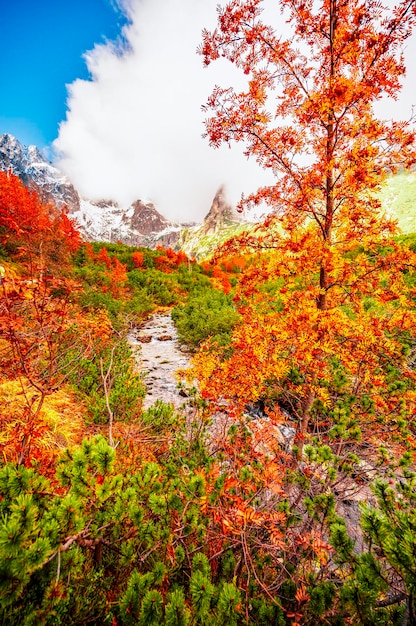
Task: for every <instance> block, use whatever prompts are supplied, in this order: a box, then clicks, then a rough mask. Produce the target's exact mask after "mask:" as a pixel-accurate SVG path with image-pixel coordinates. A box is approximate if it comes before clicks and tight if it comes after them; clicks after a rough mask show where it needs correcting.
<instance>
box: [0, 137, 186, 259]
mask: <svg viewBox="0 0 416 626" xmlns="http://www.w3.org/2000/svg"><path fill="white" fill-rule="evenodd" d="M0 169H2V170H10V171H11V172H12V173H13V174H15V175H16V176H18V177H19V178H20V179H21V180H22V181H23V183H24V184H25V185H26V186H28V187H30V188H32V189H35V190H36V191H37V192H38V194H39V195H40V197H41V198H42V200H43V201H44V202H52V203H53V204H55V205H56V206H57V207H58V208H63V207H66V209H67V210H68V212H69V214H70V215H71V217H73V218H74V219H75V220H76V222H77V223H78V226H79V229H80V231H81V232H82V234H83V235H84V237H85V238H86V239H87V240H92V241H122V242H124V243H127V244H130V245H137V246H148V247H155V246H156V245H158V244H160V245H170V246H172V245H176V243H177V241H178V239H179V232H180V230H181V228H182V226H181V225H180V224H174V223H172V222H170V221H169V220H167V219H166V218H165V217H163V215H161V214H160V213H159V212H158V211H157V210H156V208H155V207H154V205H153V204H152V203H145V202H143V201H141V200H136V201H135V202H134V203H133V204H132V205H131V206H129V207H120V206H119V205H118V204H117V203H116V202H114V201H113V200H89V199H85V198H80V196H79V194H78V192H77V191H76V189H75V188H74V186H73V185H72V183H71V181H70V180H69V179H68V178H67V177H66V176H65V175H64V174H62V172H60V171H59V170H58V168H56V167H55V166H54V165H53V164H52V163H50V162H49V161H48V160H47V159H46V158H45V157H44V156H43V155H42V153H41V152H40V151H39V149H38V148H37V147H36V146H24V145H23V144H21V143H20V141H18V140H17V139H16V138H15V137H13V136H12V135H9V134H4V135H1V136H0Z"/></svg>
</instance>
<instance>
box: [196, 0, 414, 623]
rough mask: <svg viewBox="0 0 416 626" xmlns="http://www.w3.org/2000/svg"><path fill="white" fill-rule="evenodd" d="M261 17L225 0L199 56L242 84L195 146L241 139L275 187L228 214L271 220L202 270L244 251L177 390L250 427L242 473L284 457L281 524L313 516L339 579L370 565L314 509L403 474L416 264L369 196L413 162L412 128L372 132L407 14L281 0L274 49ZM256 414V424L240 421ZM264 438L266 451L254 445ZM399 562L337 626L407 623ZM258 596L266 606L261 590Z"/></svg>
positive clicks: (303, 580) (211, 104)
mask: <svg viewBox="0 0 416 626" xmlns="http://www.w3.org/2000/svg"><path fill="white" fill-rule="evenodd" d="M264 5H265V3H264V2H262V0H247V1H242V0H231V1H230V2H229V3H228V4H227V5H226V6H225V7H224V8H219V9H218V13H219V17H218V26H217V28H216V29H215V30H214V31H213V32H208V31H204V33H203V43H202V45H201V48H200V52H201V54H202V55H203V57H204V62H205V64H207V65H208V64H209V63H211V62H212V61H215V60H216V59H218V58H220V57H221V58H225V59H227V60H229V61H230V62H232V63H233V64H234V65H235V66H236V67H237V68H238V69H240V70H241V71H242V73H243V75H246V76H247V88H246V89H242V90H241V92H237V91H235V90H234V89H233V88H225V89H223V88H220V87H215V89H214V91H213V93H212V95H211V97H210V98H209V100H208V102H207V104H206V106H205V111H207V112H208V113H210V114H211V115H212V116H211V117H209V118H208V119H207V121H206V129H207V136H208V138H209V140H210V143H211V144H212V145H213V146H215V147H218V146H220V145H221V144H222V143H226V144H231V143H232V142H234V141H235V142H241V143H243V144H244V145H245V153H246V155H247V156H248V157H252V158H255V159H256V160H257V162H258V163H259V164H260V166H261V167H263V168H265V169H267V170H269V171H270V172H271V173H272V174H273V176H274V177H275V183H274V184H272V185H270V186H268V187H264V188H261V189H259V190H258V191H256V192H253V194H251V195H250V196H249V197H248V198H243V199H242V201H241V206H244V205H245V206H251V205H256V204H261V203H266V204H267V205H268V206H269V208H270V210H271V215H270V216H269V217H268V218H267V219H266V220H265V221H264V223H263V224H261V225H259V226H258V227H257V230H256V232H255V233H254V234H245V235H242V236H240V237H239V238H236V239H234V240H233V241H231V242H228V243H227V244H225V246H224V247H223V249H222V250H220V251H219V252H218V254H217V256H216V258H215V261H216V262H220V261H221V260H222V258H227V256H229V255H230V254H234V253H236V252H240V253H241V252H243V253H244V252H251V253H252V255H253V260H252V263H251V264H250V265H248V266H247V268H246V269H245V271H244V273H243V275H242V277H241V279H240V281H239V284H238V286H237V289H236V292H235V295H234V303H235V306H236V308H237V309H238V312H239V314H240V315H241V318H240V319H241V322H240V323H238V324H237V325H236V327H235V328H234V330H233V332H232V335H231V341H230V343H229V344H228V345H227V346H218V345H215V344H214V343H213V342H211V343H208V344H206V345H205V346H203V348H202V350H201V351H200V353H199V354H198V355H197V356H196V359H195V367H194V369H193V370H192V371H191V373H190V377H191V378H192V377H194V376H195V375H196V377H197V378H198V379H199V383H200V389H201V393H202V395H203V396H204V397H205V398H207V399H210V400H211V404H210V407H211V412H212V413H213V414H214V416H215V417H214V419H215V420H217V421H218V419H219V418H218V412H217V413H215V411H218V409H221V410H222V413H223V414H226V415H227V416H228V417H231V418H234V419H235V418H237V419H236V422H237V424H240V425H241V424H243V425H246V424H247V423H248V428H249V432H250V437H251V438H252V440H253V445H252V446H251V449H250V451H249V452H247V453H246V455H245V459H244V463H245V465H246V466H248V467H250V468H251V467H255V466H256V462H257V461H259V457H260V453H259V452H260V451H262V452H263V453H266V455H269V457H271V458H273V459H274V458H277V459H278V460H280V461H281V464H280V467H279V469H278V475H279V478H280V479H281V488H282V491H283V492H284V493H285V496H282V500H284V507H285V508H284V510H285V511H290V514H291V515H292V516H293V518H295V517H296V516H298V518H299V519H302V520H305V519H306V518H307V516H308V515H311V517H310V518H309V519H308V524H307V530H308V533H311V535H312V534H313V537H314V541H315V542H318V543H319V542H321V541H323V542H324V541H325V540H326V539H328V538H330V539H331V543H332V545H333V546H335V547H336V550H337V551H338V554H337V556H336V559H335V563H337V564H339V563H340V562H341V561H342V560H343V559H345V561H344V565H345V563H346V562H347V561H349V564H348V566H347V568H348V567H349V575H351V576H352V578H353V576H354V575H353V572H354V571H358V570H359V569H360V568H361V567H362V571H364V570H365V568H366V563H368V562H369V561H368V560H367V561H366V560H365V559H366V558H367V557H365V558H364V557H363V559H362V561H361V557H355V556H354V555H353V554H352V548H351V545H352V542H351V540H349V539H348V538H347V533H346V531H345V524H344V525H342V520H340V518H339V517H338V519H337V521H336V522H335V523H334V518H333V519H332V522H330V524H329V525H328V520H329V518H330V517H331V516H329V515H328V514H327V511H328V510H329V507H330V506H331V507H332V506H333V507H334V508H333V513H334V512H335V511H336V513H337V514H338V515H339V511H340V507H341V506H342V502H343V501H345V500H348V498H349V495H348V493H347V492H348V489H349V490H350V493H351V491H352V492H354V494H357V493H358V492H359V491H360V485H361V487H362V486H364V491H365V489H366V490H367V491H365V493H366V494H367V497H371V490H370V488H369V484H370V482H371V481H372V480H373V479H374V476H378V477H380V476H383V473H384V472H386V473H385V474H384V475H385V476H389V475H390V476H392V475H394V474H392V473H390V474H389V472H393V473H394V472H398V473H400V474H401V473H402V471H403V470H402V469H401V468H400V469H398V466H399V465H400V466H401V467H406V465H409V463H412V460H413V454H414V449H415V436H416V432H415V428H414V415H415V413H416V380H415V378H416V377H415V371H414V345H415V331H414V329H415V322H416V319H415V311H414V286H413V285H414V269H415V267H416V259H415V255H414V254H413V253H412V252H411V251H410V250H409V249H407V248H406V247H405V246H399V245H398V244H397V242H396V241H395V240H394V239H393V238H392V235H393V234H394V233H395V232H396V230H395V229H396V226H395V224H394V223H393V222H392V221H391V220H389V219H387V218H386V217H385V216H384V215H383V214H382V212H381V206H380V202H379V200H378V198H377V192H378V191H379V190H380V188H381V185H382V183H383V181H384V180H385V178H386V177H387V175H388V174H390V173H394V172H396V171H397V170H398V169H399V168H407V167H410V166H412V165H413V164H414V163H415V162H416V146H415V133H414V128H413V126H412V123H411V122H409V123H407V122H385V121H381V120H379V119H377V117H376V115H375V113H374V108H373V105H374V104H375V103H376V102H377V101H378V100H379V99H380V98H381V97H383V96H387V97H392V98H396V97H397V94H398V92H399V89H400V79H401V78H402V77H403V75H404V73H405V67H404V63H403V56H402V51H403V46H404V44H405V42H406V40H407V38H408V37H409V36H410V34H411V33H412V30H413V28H414V25H415V20H416V11H415V7H416V2H415V0H406V1H403V2H399V3H398V4H397V5H396V6H395V7H393V8H392V9H388V8H387V7H384V6H383V5H382V4H381V3H380V2H378V1H375V0H367V1H365V2H358V1H357V0H345V2H338V1H337V0H322V1H321V2H317V3H312V2H309V1H306V2H303V0H281V2H280V7H281V9H282V12H283V16H284V17H286V18H287V22H288V24H289V27H290V28H291V29H292V31H291V36H290V37H288V38H287V39H285V38H284V37H283V36H279V35H278V34H277V33H276V31H275V29H274V28H273V27H272V26H271V25H269V24H267V23H265V22H264V21H263V20H262V9H263V6H264ZM275 11H276V12H277V7H276V8H275ZM280 19H282V18H280ZM276 25H277V21H276ZM276 28H277V26H276ZM412 274H413V277H412ZM255 403H257V406H258V407H260V410H262V418H263V419H262V420H257V419H254V420H253V419H251V420H250V417H249V416H247V412H248V410H249V409H250V405H251V406H253V404H255ZM263 430H264V431H266V430H267V431H268V432H271V433H272V434H274V441H273V440H270V438H269V437H268V438H267V439H266V440H265V441H263V442H262V444H260V443H259V441H258V437H259V433H261V432H262V431H263ZM284 433H286V434H284ZM287 433H289V434H290V433H293V435H294V436H293V438H292V437H289V436H288V435H287ZM282 440H284V441H282ZM229 447H231V446H229ZM236 454H237V452H236ZM262 462H263V463H264V461H262ZM364 468H365V469H364ZM404 474H405V476H406V475H407V474H406V469H405V470H404ZM352 476H353V478H351V477H352ZM357 476H358V479H357V478H356V477H357ZM264 480H265V479H264ZM392 483H393V481H392ZM399 491H400V490H399ZM396 493H397V494H398V492H396ZM409 493H410V492H409ZM376 495H377V494H376ZM361 497H364V496H361ZM391 497H392V498H393V495H392V494H391ZM399 498H401V496H400V494H398V499H399ZM411 498H412V496H411V495H410V498H409V494H407V495H406V497H405V498H403V502H406V503H407V504H409V503H411V502H412V500H411ZM357 499H358V497H357ZM324 503H325V504H324ZM407 504H406V505H405V504H403V508H405V507H406V506H407ZM282 506H283V504H282ZM410 508H411V506H410ZM381 517H382V516H380V519H381ZM406 520H407V521H406V523H409V525H411V523H412V522H411V521H409V519H408V518H406ZM377 523H378V524H379V525H378V526H376V525H374V526H372V527H371V533H373V532H374V535H377V530H380V533H381V534H382V533H383V532H385V533H386V535H385V536H386V537H387V536H390V535H389V534H387V530H389V532H390V531H391V530H392V528H393V526H392V527H391V528H389V529H387V525H386V524H385V526H383V528H381V525H380V523H379V520H378V521H377ZM383 523H384V522H383ZM331 524H333V525H331ZM399 526H400V524H398V525H397V528H398V527H399ZM369 527H370V526H368V528H369ZM368 528H367V527H366V531H367V530H368ZM397 528H396V530H395V532H396V531H397ZM397 532H398V531H397ZM371 533H370V534H371ZM381 534H380V536H381ZM299 545H300V544H299ZM347 546H349V548H347ZM397 554H398V553H397V552H395V554H394V556H391V555H389V557H388V558H391V561H390V563H392V562H393V561H394V559H396V561H394V563H395V565H394V566H393V568H392V569H389V568H386V569H384V570H383V571H382V572H381V574H380V576H379V577H378V573H377V566H376V565H374V568H373V569H372V570H371V571H370V567H367V569H366V570H365V571H366V576H367V578H366V580H367V581H368V584H369V585H370V581H371V585H372V584H373V583H374V587H373V591H374V595H373V596H372V598H373V601H374V607H375V609H370V613H369V615H370V617H368V618H367V617H366V618H365V619H364V618H363V615H365V614H366V611H367V610H368V596H366V590H365V589H364V586H362V585H361V583H360V580H359V579H358V578H355V579H354V580H353V581H352V582H351V589H350V590H351V596H350V597H349V600H350V601H351V603H352V605H353V606H354V607H355V608H354V611H356V612H355V613H354V617H353V619H352V622H350V623H357V624H358V623H366V621H365V620H366V619H368V620H369V621H368V623H375V622H376V621H377V620H378V619H379V618H380V619H381V620H383V619H385V621H381V622H380V623H385V624H390V623H396V622H393V621H389V619H391V620H393V619H394V618H393V617H391V616H392V615H393V613H388V610H386V614H385V615H387V614H388V617H385V615H384V616H383V617H381V615H382V613H383V610H384V609H383V607H386V606H393V605H400V604H401V607H400V609H399V613H400V615H401V616H402V617H403V615H405V614H406V611H407V609H406V607H405V603H406V602H407V605H408V606H410V607H411V608H410V615H411V617H410V620H411V619H412V617H413V615H414V614H415V606H414V598H413V597H412V591H411V589H410V587H407V589H406V588H405V587H406V586H405V585H403V581H399V576H398V577H397V578H396V573H395V572H397V571H398V570H399V569H400V568H401V567H402V566H404V563H407V564H409V557H408V556H405V557H402V555H399V556H397ZM301 555H302V551H301V550H300V551H298V552H296V550H294V552H293V557H291V559H290V563H289V567H290V570H288V571H290V578H291V583H292V589H291V593H292V594H293V596H292V598H293V600H294V599H296V601H297V602H298V606H295V605H294V610H293V612H291V613H287V618H290V619H292V620H294V621H293V622H288V623H291V624H295V623H314V622H313V621H312V622H311V621H308V618H307V612H308V606H307V603H308V596H311V595H312V593H313V589H314V583H313V582H312V581H313V579H314V576H315V574H314V572H313V571H312V570H308V571H307V572H306V570H305V569H302V567H300V566H299V563H300V561H301ZM340 555H343V556H340ZM250 556H251V555H250ZM325 558H326V557H325ZM406 559H407V560H406ZM335 563H334V562H333V563H332V565H330V568H331V567H332V571H335V569H336V568H337V565H335ZM285 564H286V562H285ZM285 564H284V565H283V567H284V566H285ZM321 565H322V564H321ZM394 567H396V568H397V569H396V570H395V571H393V569H394ZM411 567H412V568H414V559H413V561H412V564H411ZM355 568H357V569H355ZM276 569H277V570H278V569H279V566H278V565H277V566H276ZM320 571H321V572H322V569H321V570H320ZM380 571H381V570H380ZM412 571H413V570H412ZM361 575H362V572H361V573H360V576H361ZM262 580H263V581H264V579H262ZM376 580H378V582H377V583H376V582H375V581H376ZM381 580H383V582H381ZM396 583H397V588H396V590H400V593H397V594H396V595H394V598H393V599H392V601H391V605H390V604H388V603H386V600H385V596H384V595H383V593H386V589H390V591H391V589H392V588H393V587H395V584H396ZM264 584H265V588H266V589H267V591H269V592H270V593H271V592H272V590H273V593H275V590H276V586H274V583H271V584H270V587H267V586H266V583H265V581H264ZM315 584H318V579H317V578H316V579H315ZM348 584H350V583H348ZM383 585H386V587H384V592H383V591H382V589H381V588H382V586H383ZM389 585H390V588H389ZM277 595H278V596H279V597H282V595H283V596H284V597H286V598H287V597H290V594H287V593H283V594H282V595H281V594H280V591H278V592H277ZM392 595H393V594H392ZM346 597H347V596H346V595H345V598H346ZM389 602H390V600H389ZM373 610H374V612H373V613H372V611H373ZM394 610H395V609H392V611H393V612H394ZM323 614H324V612H323V613H322V615H323ZM326 617H328V619H329V623H332V622H331V617H329V613H328V614H327V615H326ZM397 623H398V622H397ZM401 623H404V624H405V623H408V622H407V620H406V619H405V617H403V622H401Z"/></svg>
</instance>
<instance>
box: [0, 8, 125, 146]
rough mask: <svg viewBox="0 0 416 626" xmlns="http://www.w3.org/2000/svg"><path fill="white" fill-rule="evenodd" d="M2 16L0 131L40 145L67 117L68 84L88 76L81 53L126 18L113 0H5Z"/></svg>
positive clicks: (115, 31) (49, 139)
mask: <svg viewBox="0 0 416 626" xmlns="http://www.w3.org/2000/svg"><path fill="white" fill-rule="evenodd" d="M0 17H1V24H2V28H1V36H0V94H1V96H0V134H2V133H4V132H8V133H11V134H12V135H15V136H16V137H17V138H18V139H19V140H20V141H21V142H22V143H24V144H30V143H34V144H36V145H38V146H39V147H41V148H42V147H44V146H45V145H47V144H50V143H51V142H52V141H53V140H54V139H56V137H57V135H58V125H59V123H60V122H61V121H62V120H63V119H64V118H65V113H66V99H67V92H66V84H68V83H71V82H72V81H74V80H75V79H76V78H84V79H86V78H88V70H87V67H86V63H85V61H84V59H83V54H84V53H85V52H86V51H87V50H90V49H91V48H93V46H94V44H95V43H103V42H105V41H106V40H112V39H116V38H117V37H118V36H119V35H120V33H121V28H122V26H123V25H124V24H125V23H126V18H125V17H124V16H123V14H122V13H121V12H120V11H119V10H118V9H117V6H116V5H115V3H114V2H111V0H2V2H1V4H0Z"/></svg>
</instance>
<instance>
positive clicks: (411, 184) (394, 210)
mask: <svg viewBox="0 0 416 626" xmlns="http://www.w3.org/2000/svg"><path fill="white" fill-rule="evenodd" d="M380 198H381V202H382V204H383V207H384V209H385V210H386V211H387V213H388V215H389V216H391V217H395V218H396V219H397V220H398V222H399V226H400V229H401V230H402V231H403V233H414V232H416V172H408V173H405V172H402V173H400V174H396V175H395V176H391V177H390V178H389V179H388V180H387V182H386V185H385V186H384V189H383V191H382V192H381V194H380Z"/></svg>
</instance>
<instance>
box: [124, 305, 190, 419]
mask: <svg viewBox="0 0 416 626" xmlns="http://www.w3.org/2000/svg"><path fill="white" fill-rule="evenodd" d="M129 343H130V345H131V347H132V349H133V352H134V354H135V355H136V359H137V364H138V367H139V368H140V371H141V372H142V374H143V376H144V383H145V385H146V387H147V394H146V397H145V398H144V402H143V407H144V408H145V409H147V408H149V406H151V405H152V404H153V403H154V402H156V400H162V401H163V402H166V403H171V404H173V405H174V406H176V407H180V406H182V405H183V404H184V402H185V398H184V397H183V395H181V392H180V390H179V389H178V381H177V378H176V375H175V373H176V371H177V370H178V369H183V368H186V367H188V366H189V362H190V354H189V352H188V351H187V350H186V348H184V347H182V346H181V345H180V343H179V340H178V335H177V332H176V328H175V325H174V324H173V322H172V318H171V316H170V312H169V311H167V312H163V313H155V314H154V315H152V317H150V318H149V319H148V320H147V321H146V322H145V323H144V324H143V325H142V326H140V328H136V329H135V330H133V331H132V332H131V333H130V335H129Z"/></svg>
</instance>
